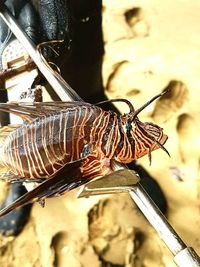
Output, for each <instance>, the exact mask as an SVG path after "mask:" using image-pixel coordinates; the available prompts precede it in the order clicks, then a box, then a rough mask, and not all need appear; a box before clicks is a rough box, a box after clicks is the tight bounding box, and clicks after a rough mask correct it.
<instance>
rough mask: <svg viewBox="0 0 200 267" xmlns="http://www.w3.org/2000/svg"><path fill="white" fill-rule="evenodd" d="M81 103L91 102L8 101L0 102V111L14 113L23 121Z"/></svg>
mask: <svg viewBox="0 0 200 267" xmlns="http://www.w3.org/2000/svg"><path fill="white" fill-rule="evenodd" d="M81 105H84V106H86V105H89V106H91V104H88V103H84V102H81V101H70V102H63V101H55V102H34V103H26V102H10V103H0V111H3V112H8V113H12V114H15V115H17V116H19V117H21V118H22V119H23V121H27V122H31V121H32V120H33V119H35V118H38V117H41V116H45V115H49V114H54V113H55V112H58V111H59V110H62V109H68V108H75V107H77V106H81Z"/></svg>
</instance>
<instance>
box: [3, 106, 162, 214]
mask: <svg viewBox="0 0 200 267" xmlns="http://www.w3.org/2000/svg"><path fill="white" fill-rule="evenodd" d="M0 110H2V111H5V112H10V113H13V114H15V115H18V116H20V117H22V118H23V120H24V124H22V125H20V126H19V125H18V126H17V127H16V126H13V127H8V129H7V130H6V131H5V132H4V131H3V129H2V131H1V130H0V141H1V144H0V164H2V165H4V166H5V167H7V168H8V169H9V173H6V175H5V177H3V176H1V178H2V179H4V180H8V181H11V182H15V181H21V182H33V181H34V182H37V187H36V188H34V189H33V190H31V191H30V192H27V193H26V194H25V195H23V196H22V197H20V198H19V199H17V200H16V201H15V202H14V203H12V204H11V205H10V206H8V207H6V208H5V209H3V210H2V211H0V217H1V216H3V215H5V214H7V213H8V212H10V211H12V210H13V209H15V208H18V207H21V206H23V205H25V204H28V203H30V202H35V201H39V202H40V203H43V201H44V199H45V198H47V197H51V196H56V195H61V194H63V193H64V192H66V191H67V190H70V189H72V188H75V187H77V186H79V185H81V184H84V183H85V182H87V181H88V180H89V179H91V178H94V177H98V176H103V175H105V174H108V173H109V172H111V171H112V169H111V163H110V160H111V159H114V160H116V161H118V162H122V163H129V162H131V161H133V160H135V159H138V158H140V157H142V156H144V155H146V154H148V155H151V152H152V151H153V150H155V149H157V148H159V147H161V148H163V149H164V147H163V144H164V143H165V141H166V140H167V136H166V135H164V134H163V130H162V128H160V127H159V126H157V125H154V124H152V123H142V122H140V121H139V119H138V118H137V117H135V118H134V120H132V121H130V116H129V114H125V115H123V116H120V115H118V114H116V113H114V112H111V111H104V110H102V109H101V108H100V107H97V106H94V105H90V104H87V103H82V102H55V103H52V102H49V103H35V104H30V105H29V104H27V105H26V104H20V103H17V104H15V103H12V104H3V103H2V104H1V103H0ZM13 129H14V130H13ZM149 157H150V156H149ZM41 182H42V183H41Z"/></svg>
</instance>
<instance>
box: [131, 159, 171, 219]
mask: <svg viewBox="0 0 200 267" xmlns="http://www.w3.org/2000/svg"><path fill="white" fill-rule="evenodd" d="M128 167H129V168H130V169H132V168H133V169H134V170H135V171H136V172H137V173H138V174H139V176H140V178H141V180H140V184H141V185H142V186H143V187H144V189H145V190H146V191H147V192H148V194H149V196H151V199H152V200H153V202H154V203H156V204H157V206H158V207H159V209H160V210H161V211H162V212H163V213H164V214H166V212H167V201H166V199H165V195H164V194H163V192H162V190H160V186H159V184H158V183H157V182H156V180H154V178H153V177H152V176H151V175H150V174H149V173H148V172H147V171H146V170H145V169H144V168H143V167H142V166H141V165H138V164H134V166H133V163H132V164H128Z"/></svg>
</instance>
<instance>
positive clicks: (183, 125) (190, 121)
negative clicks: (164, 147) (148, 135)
mask: <svg viewBox="0 0 200 267" xmlns="http://www.w3.org/2000/svg"><path fill="white" fill-rule="evenodd" d="M177 133H178V136H179V151H180V156H181V160H182V163H183V165H185V169H187V175H188V176H192V177H194V178H196V175H197V172H198V164H199V163H198V162H199V156H200V152H199V147H200V135H199V133H200V129H199V127H198V125H197V123H196V122H195V119H194V118H193V117H192V116H191V115H189V114H187V113H184V114H181V115H180V116H179V117H178V122H177Z"/></svg>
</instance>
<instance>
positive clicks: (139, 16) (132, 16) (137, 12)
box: [124, 7, 150, 37]
mask: <svg viewBox="0 0 200 267" xmlns="http://www.w3.org/2000/svg"><path fill="white" fill-rule="evenodd" d="M124 16H125V20H126V23H127V24H128V25H129V27H130V28H131V30H132V33H133V37H146V36H148V35H149V32H150V25H149V23H148V22H147V21H146V20H145V15H144V11H143V10H142V9H141V8H137V7H136V8H132V9H129V10H128V11H126V12H125V14H124Z"/></svg>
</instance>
